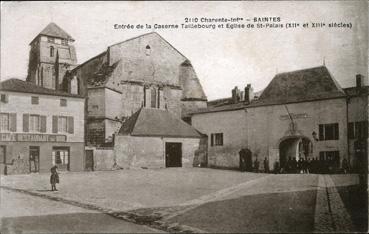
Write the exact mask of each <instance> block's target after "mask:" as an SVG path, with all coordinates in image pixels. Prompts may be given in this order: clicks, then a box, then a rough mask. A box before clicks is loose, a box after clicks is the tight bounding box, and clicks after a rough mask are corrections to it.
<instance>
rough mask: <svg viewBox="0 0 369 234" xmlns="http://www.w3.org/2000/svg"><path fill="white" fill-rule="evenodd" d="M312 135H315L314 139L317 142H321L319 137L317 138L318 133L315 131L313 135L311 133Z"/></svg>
mask: <svg viewBox="0 0 369 234" xmlns="http://www.w3.org/2000/svg"><path fill="white" fill-rule="evenodd" d="M311 135H313V138H314V140H315V141H319V139H318V137H317V135H318V134H317V133H316V132H315V131H313V133H311Z"/></svg>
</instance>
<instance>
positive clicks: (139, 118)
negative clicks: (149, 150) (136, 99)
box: [118, 108, 200, 138]
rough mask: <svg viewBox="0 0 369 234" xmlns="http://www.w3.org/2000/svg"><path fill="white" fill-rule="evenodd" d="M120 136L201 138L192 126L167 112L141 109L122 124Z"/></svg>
mask: <svg viewBox="0 0 369 234" xmlns="http://www.w3.org/2000/svg"><path fill="white" fill-rule="evenodd" d="M118 135H131V136H160V137H179V138H184V137H186V138H200V134H199V133H198V132H197V131H196V129H194V128H193V127H192V126H191V125H188V124H187V123H185V122H184V121H182V120H181V119H178V118H176V117H175V116H174V115H173V114H171V113H170V112H169V111H167V110H160V109H153V108H141V109H140V110H139V111H137V112H136V113H134V114H133V115H132V116H131V117H130V118H129V119H128V120H127V121H125V122H124V123H123V124H122V127H121V128H120V130H119V133H118Z"/></svg>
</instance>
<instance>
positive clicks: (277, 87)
mask: <svg viewBox="0 0 369 234" xmlns="http://www.w3.org/2000/svg"><path fill="white" fill-rule="evenodd" d="M364 89H365V88H364ZM365 90H367V92H368V88H366V89H365ZM345 92H346V93H347V94H348V95H357V94H356V92H358V91H357V90H356V91H355V90H352V89H351V88H350V89H345V91H344V90H343V89H342V88H341V87H340V86H339V84H338V83H337V81H336V80H335V79H334V78H333V77H332V76H331V75H330V73H329V71H328V69H327V68H326V67H325V66H321V67H314V68H309V69H303V70H298V71H292V72H285V73H280V74H277V75H276V76H275V77H274V78H273V80H272V81H271V82H270V83H269V85H268V86H267V87H266V88H265V89H264V90H263V91H262V92H257V93H255V96H258V98H255V99H254V100H252V101H251V103H247V102H238V103H233V101H232V98H223V99H217V100H213V101H209V102H208V108H206V109H200V110H198V111H196V112H195V113H191V114H197V113H209V112H220V111H233V110H240V109H244V108H247V107H255V106H264V105H278V104H286V103H295V102H305V101H314V100H321V99H329V98H339V97H345V96H346V94H345Z"/></svg>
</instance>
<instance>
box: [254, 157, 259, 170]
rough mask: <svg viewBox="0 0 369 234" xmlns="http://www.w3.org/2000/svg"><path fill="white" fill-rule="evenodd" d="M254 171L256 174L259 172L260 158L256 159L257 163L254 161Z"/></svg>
mask: <svg viewBox="0 0 369 234" xmlns="http://www.w3.org/2000/svg"><path fill="white" fill-rule="evenodd" d="M254 171H255V172H256V173H258V172H259V161H258V158H256V159H255V161H254Z"/></svg>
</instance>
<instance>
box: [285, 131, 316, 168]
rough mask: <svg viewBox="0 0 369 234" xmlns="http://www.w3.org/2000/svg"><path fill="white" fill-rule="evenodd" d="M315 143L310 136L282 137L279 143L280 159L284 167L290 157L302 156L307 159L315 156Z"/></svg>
mask: <svg viewBox="0 0 369 234" xmlns="http://www.w3.org/2000/svg"><path fill="white" fill-rule="evenodd" d="M312 149H313V145H312V142H311V141H310V139H309V138H307V137H305V136H289V137H284V138H282V139H281V141H280V143H279V161H280V165H281V167H282V168H285V165H286V163H287V160H288V159H289V158H291V159H293V158H295V159H296V161H298V160H299V159H300V158H303V159H305V160H307V159H308V158H310V159H311V158H312V157H313V154H312V153H313V152H312Z"/></svg>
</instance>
